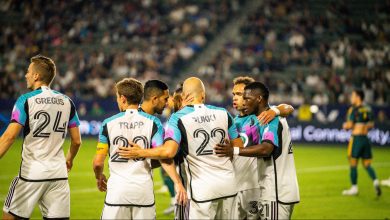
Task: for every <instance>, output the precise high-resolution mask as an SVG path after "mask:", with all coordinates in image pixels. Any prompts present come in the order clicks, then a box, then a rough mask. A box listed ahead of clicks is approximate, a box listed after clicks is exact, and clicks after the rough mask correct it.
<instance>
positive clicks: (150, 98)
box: [140, 80, 169, 115]
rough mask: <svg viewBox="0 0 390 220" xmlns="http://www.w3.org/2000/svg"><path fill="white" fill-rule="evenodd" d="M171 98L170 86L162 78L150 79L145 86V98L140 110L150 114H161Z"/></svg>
mask: <svg viewBox="0 0 390 220" xmlns="http://www.w3.org/2000/svg"><path fill="white" fill-rule="evenodd" d="M168 99H169V88H168V86H167V84H166V83H164V82H162V81H160V80H149V81H147V82H146V83H145V86H144V100H143V102H142V104H141V107H140V110H141V111H144V112H146V113H148V114H149V115H154V114H159V115H161V114H162V113H163V111H164V109H165V107H166V106H167V102H168Z"/></svg>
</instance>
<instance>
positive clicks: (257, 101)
mask: <svg viewBox="0 0 390 220" xmlns="http://www.w3.org/2000/svg"><path fill="white" fill-rule="evenodd" d="M268 97H269V90H268V88H267V87H266V86H265V85H264V84H262V83H260V82H253V83H250V84H249V85H247V86H245V90H244V96H243V98H244V111H245V113H246V114H248V115H251V114H255V115H259V114H261V112H263V111H266V110H268V109H269V108H270V107H269V104H268ZM260 139H261V143H259V144H257V145H253V146H248V147H245V148H237V147H233V146H234V145H232V144H231V143H228V144H218V145H217V146H216V147H215V153H216V154H217V155H218V156H221V157H223V156H228V157H231V156H232V155H240V156H244V157H259V160H258V178H259V184H260V193H261V197H260V203H261V204H260V209H261V210H260V212H261V218H262V219H290V218H291V214H292V211H293V207H294V204H295V203H298V202H299V189H298V181H297V177H296V170H295V165H294V157H293V152H292V145H291V136H290V131H289V127H288V124H287V121H286V119H285V118H281V117H276V118H274V119H273V120H272V121H270V123H269V124H266V125H262V126H261V127H260Z"/></svg>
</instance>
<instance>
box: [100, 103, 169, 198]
mask: <svg viewBox="0 0 390 220" xmlns="http://www.w3.org/2000/svg"><path fill="white" fill-rule="evenodd" d="M163 133H164V130H163V127H162V125H161V122H160V120H159V119H158V118H156V117H155V116H152V115H149V114H147V113H144V112H138V110H136V109H127V110H126V111H125V112H121V113H119V114H116V115H114V116H112V117H110V118H108V119H106V120H105V121H104V122H103V124H102V127H101V130H100V134H99V142H100V143H103V144H108V146H109V157H110V158H109V161H108V165H109V169H110V177H109V179H108V183H107V195H106V200H105V203H106V205H111V206H118V205H123V206H153V205H154V193H153V179H152V170H151V163H150V159H135V160H128V159H123V158H120V157H119V154H118V153H117V152H116V151H117V149H118V147H120V146H125V147H130V146H129V141H132V142H134V143H136V144H138V145H139V146H140V147H142V148H144V149H147V148H153V147H157V146H161V145H162V144H163Z"/></svg>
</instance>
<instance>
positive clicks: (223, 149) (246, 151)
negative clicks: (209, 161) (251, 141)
mask: <svg viewBox="0 0 390 220" xmlns="http://www.w3.org/2000/svg"><path fill="white" fill-rule="evenodd" d="M234 147H236V146H235V145H233V144H232V143H229V142H227V143H225V144H217V146H215V147H214V152H215V154H217V156H218V157H232V156H233V155H234ZM237 150H238V152H236V154H237V155H240V156H243V157H268V156H270V155H271V153H272V151H273V150H274V145H273V144H272V143H269V142H266V141H263V142H262V143H261V144H257V145H253V146H249V147H245V148H238V149H237Z"/></svg>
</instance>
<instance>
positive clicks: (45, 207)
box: [39, 180, 70, 219]
mask: <svg viewBox="0 0 390 220" xmlns="http://www.w3.org/2000/svg"><path fill="white" fill-rule="evenodd" d="M39 208H40V209H41V213H42V216H43V217H44V218H45V219H53V218H55V219H69V217H70V189H69V183H68V180H58V181H51V182H48V187H47V189H46V191H45V192H44V193H43V195H42V197H41V199H40V200H39Z"/></svg>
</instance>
